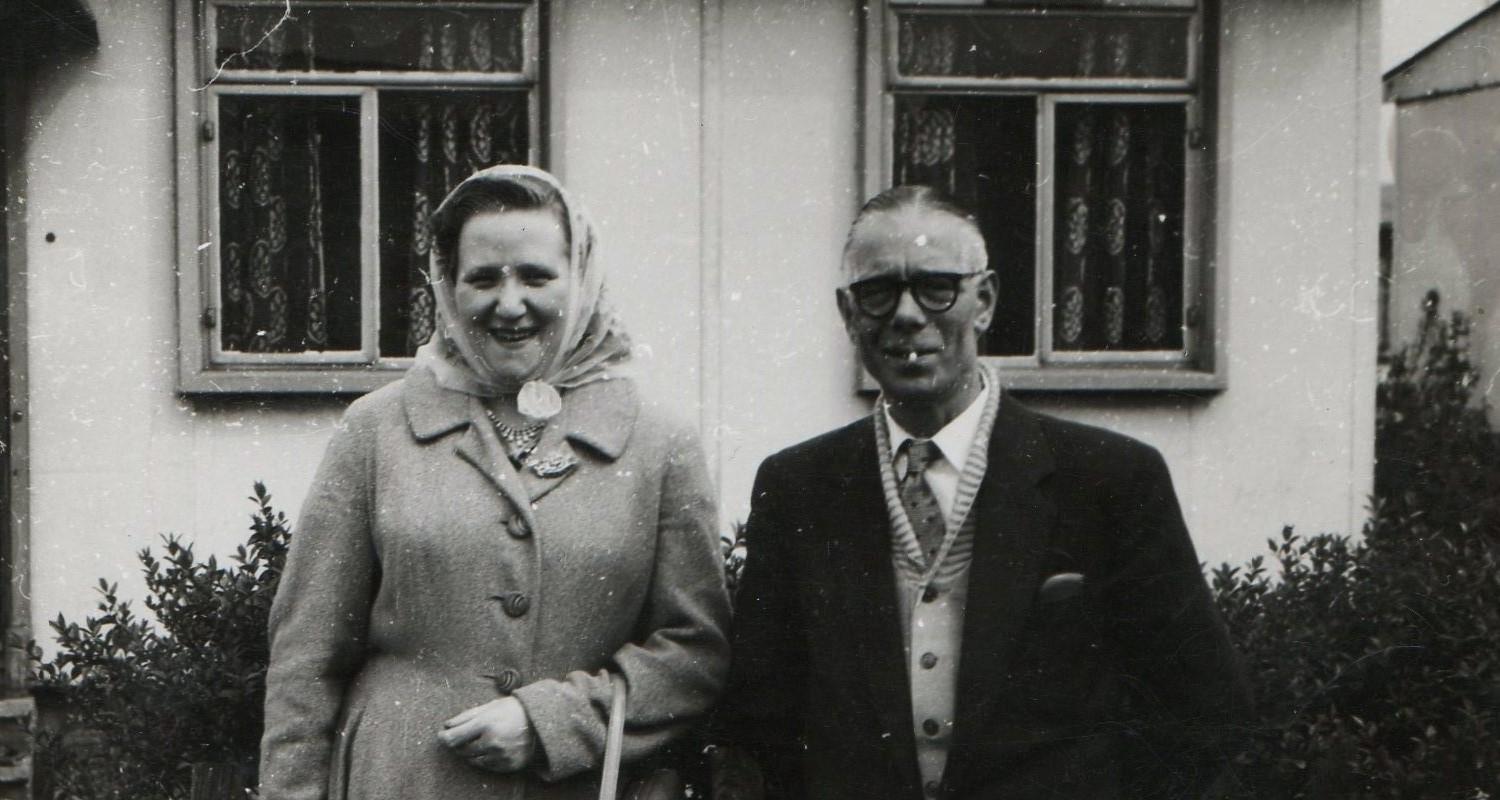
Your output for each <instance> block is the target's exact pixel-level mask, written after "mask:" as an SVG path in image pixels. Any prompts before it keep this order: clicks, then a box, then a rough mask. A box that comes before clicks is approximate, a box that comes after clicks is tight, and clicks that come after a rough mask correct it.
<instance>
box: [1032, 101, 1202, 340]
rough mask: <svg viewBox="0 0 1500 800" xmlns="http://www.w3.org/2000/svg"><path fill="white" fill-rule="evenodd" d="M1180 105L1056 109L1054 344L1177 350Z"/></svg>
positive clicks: (1179, 277)
mask: <svg viewBox="0 0 1500 800" xmlns="http://www.w3.org/2000/svg"><path fill="white" fill-rule="evenodd" d="M1183 127H1184V118H1183V110H1182V107H1181V106H1175V105H1123V104H1122V105H1105V104H1081V103H1080V104H1066V105H1059V106H1058V108H1057V158H1056V167H1055V172H1054V174H1055V176H1056V177H1055V179H1056V183H1057V190H1056V199H1057V202H1056V207H1055V214H1054V219H1055V220H1056V222H1055V223H1054V231H1053V248H1052V251H1053V268H1054V273H1053V302H1054V311H1053V341H1054V347H1056V348H1057V349H1059V350H1173V349H1180V348H1181V346H1182V328H1181V324H1180V320H1181V319H1182V210H1183V209H1182V206H1183V164H1182V159H1183V152H1184V151H1183V144H1182V143H1183V136H1184V130H1183Z"/></svg>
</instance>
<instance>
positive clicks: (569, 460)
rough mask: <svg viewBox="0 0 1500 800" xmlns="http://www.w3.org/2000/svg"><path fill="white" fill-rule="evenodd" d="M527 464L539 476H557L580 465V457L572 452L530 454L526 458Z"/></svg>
mask: <svg viewBox="0 0 1500 800" xmlns="http://www.w3.org/2000/svg"><path fill="white" fill-rule="evenodd" d="M525 461H526V466H528V467H530V468H531V471H532V472H534V473H536V476H537V477H538V478H556V477H558V476H560V475H565V474H567V472H568V471H569V470H571V469H573V467H575V466H577V465H578V459H577V458H574V457H573V454H572V453H553V454H551V455H547V456H535V455H533V456H530V457H528V458H526V459H525Z"/></svg>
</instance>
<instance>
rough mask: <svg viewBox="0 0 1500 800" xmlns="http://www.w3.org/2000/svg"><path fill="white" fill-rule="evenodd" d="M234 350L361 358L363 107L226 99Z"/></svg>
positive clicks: (225, 224) (224, 259) (224, 189)
mask: <svg viewBox="0 0 1500 800" xmlns="http://www.w3.org/2000/svg"><path fill="white" fill-rule="evenodd" d="M219 130H220V131H221V133H220V137H219V238H220V242H219V244H220V248H221V249H220V253H219V269H220V272H219V279H220V296H219V307H220V308H221V309H222V311H221V314H220V317H221V319H220V323H219V336H220V340H219V341H220V344H221V345H222V347H223V349H224V350H226V351H239V352H254V353H265V352H271V353H297V352H303V351H309V350H359V349H360V309H359V297H360V253H359V208H360V179H359V100H358V99H357V98H352V97H287V96H271V95H229V94H225V95H220V96H219Z"/></svg>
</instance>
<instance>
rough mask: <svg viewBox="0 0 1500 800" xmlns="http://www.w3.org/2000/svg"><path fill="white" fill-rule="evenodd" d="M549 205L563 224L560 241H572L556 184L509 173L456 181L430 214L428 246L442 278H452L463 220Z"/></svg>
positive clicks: (565, 209) (566, 216)
mask: <svg viewBox="0 0 1500 800" xmlns="http://www.w3.org/2000/svg"><path fill="white" fill-rule="evenodd" d="M538 209H551V210H552V211H553V212H554V213H555V214H557V219H558V221H559V222H561V223H562V226H563V237H564V241H565V242H568V243H569V244H571V243H572V241H573V234H572V231H570V230H569V229H568V213H567V208H566V205H565V204H564V202H563V197H562V194H561V193H560V192H558V191H557V187H555V186H553V185H552V184H550V183H547V182H546V181H544V180H541V179H539V178H533V177H531V176H530V175H509V176H507V177H505V178H504V179H503V180H471V181H466V182H464V183H462V184H459V186H458V188H457V189H454V190H453V193H452V194H450V195H448V198H447V199H446V200H444V201H443V203H442V205H440V206H438V210H437V213H435V214H433V215H432V247H433V253H434V254H435V255H436V256H437V266H438V269H439V270H441V272H442V277H443V279H444V280H452V279H453V278H454V277H455V276H454V273H455V271H456V270H457V267H458V237H459V234H460V233H462V232H463V229H464V223H466V222H468V221H469V220H470V219H473V218H474V217H475V216H478V215H479V214H483V213H486V212H490V211H534V210H538Z"/></svg>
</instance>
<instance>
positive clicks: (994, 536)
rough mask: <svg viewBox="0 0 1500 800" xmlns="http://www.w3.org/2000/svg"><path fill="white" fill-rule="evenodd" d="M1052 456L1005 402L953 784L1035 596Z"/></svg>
mask: <svg viewBox="0 0 1500 800" xmlns="http://www.w3.org/2000/svg"><path fill="white" fill-rule="evenodd" d="M1052 469H1053V461H1052V451H1051V448H1050V447H1049V446H1048V444H1047V440H1046V437H1045V436H1044V435H1043V433H1042V429H1041V424H1040V422H1039V420H1038V418H1037V416H1036V414H1034V413H1032V412H1031V411H1029V410H1027V409H1025V408H1024V407H1021V406H1019V405H1017V404H1016V402H1015V401H1014V400H1013V399H1012V398H1010V397H1008V396H1007V397H1005V398H1004V399H1003V400H1002V401H1001V403H1000V409H999V411H998V412H997V416H996V419H995V427H994V430H993V432H992V433H991V436H990V454H989V465H988V466H987V468H986V469H985V476H984V481H983V483H981V484H980V489H979V496H978V498H977V499H976V501H975V512H976V513H977V515H978V516H977V522H978V528H977V530H976V531H975V539H974V560H973V562H972V563H971V565H970V568H969V569H970V571H969V597H968V603H967V607H966V609H965V612H964V627H963V645H962V655H961V657H960V660H959V675H958V703H957V712H956V719H955V721H954V749H953V756H952V758H953V761H952V762H950V767H949V772H948V775H949V777H950V778H952V779H954V780H955V781H956V780H957V778H958V773H960V772H961V771H962V769H963V754H964V753H965V751H966V750H967V749H968V748H966V747H965V745H966V744H967V742H968V741H969V740H970V739H971V738H972V737H974V736H976V735H979V732H980V731H981V730H983V727H982V726H983V724H984V719H985V718H986V715H987V714H988V713H989V712H990V710H991V708H992V706H993V704H994V702H995V699H996V695H997V694H998V693H999V692H1000V691H1002V690H1004V689H1005V688H1006V681H1005V678H1004V670H1005V664H1006V661H1007V660H1008V659H1009V658H1010V656H1011V655H1012V653H1013V649H1014V646H1015V643H1016V637H1017V635H1018V633H1019V631H1020V629H1021V626H1022V625H1023V623H1025V621H1026V615H1027V613H1028V611H1029V610H1030V606H1031V603H1032V599H1033V597H1034V595H1035V592H1036V583H1037V576H1038V571H1039V570H1040V568H1041V563H1042V555H1043V554H1044V553H1045V551H1046V546H1047V541H1048V540H1049V538H1050V537H1051V535H1052V528H1053V526H1054V524H1055V522H1056V507H1055V505H1054V504H1053V502H1052V500H1051V498H1050V497H1049V496H1048V495H1047V494H1046V493H1045V492H1044V491H1043V490H1042V488H1041V487H1040V486H1039V485H1038V484H1039V482H1040V481H1041V480H1042V479H1043V478H1045V477H1046V476H1047V475H1048V474H1050V473H1051V472H1052Z"/></svg>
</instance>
